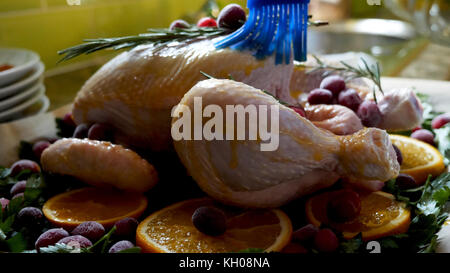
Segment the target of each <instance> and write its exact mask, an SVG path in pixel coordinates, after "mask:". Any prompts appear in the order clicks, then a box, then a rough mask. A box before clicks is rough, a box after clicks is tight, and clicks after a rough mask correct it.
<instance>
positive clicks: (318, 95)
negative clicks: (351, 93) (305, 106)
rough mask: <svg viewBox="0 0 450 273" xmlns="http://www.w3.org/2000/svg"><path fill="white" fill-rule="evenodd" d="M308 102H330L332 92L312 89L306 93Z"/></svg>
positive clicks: (331, 100)
mask: <svg viewBox="0 0 450 273" xmlns="http://www.w3.org/2000/svg"><path fill="white" fill-rule="evenodd" d="M308 102H309V103H310V104H331V103H332V102H333V93H331V91H329V90H326V89H314V90H312V91H311V92H310V93H309V95H308Z"/></svg>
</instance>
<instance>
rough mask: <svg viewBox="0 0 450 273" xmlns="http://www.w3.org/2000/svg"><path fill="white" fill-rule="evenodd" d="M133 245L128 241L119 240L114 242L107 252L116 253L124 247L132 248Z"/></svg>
mask: <svg viewBox="0 0 450 273" xmlns="http://www.w3.org/2000/svg"><path fill="white" fill-rule="evenodd" d="M133 247H134V245H133V243H132V242H130V241H126V240H124V241H119V242H117V243H115V244H114V245H113V246H112V247H111V248H110V249H109V251H108V253H117V252H120V251H122V250H125V249H129V248H133Z"/></svg>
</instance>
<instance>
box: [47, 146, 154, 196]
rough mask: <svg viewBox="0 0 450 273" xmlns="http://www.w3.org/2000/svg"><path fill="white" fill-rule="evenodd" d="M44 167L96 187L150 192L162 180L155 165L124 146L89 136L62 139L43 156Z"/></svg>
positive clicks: (51, 171)
mask: <svg viewBox="0 0 450 273" xmlns="http://www.w3.org/2000/svg"><path fill="white" fill-rule="evenodd" d="M41 163H42V167H43V169H44V170H46V171H48V172H50V173H56V174H61V175H70V176H74V177H76V178H78V179H80V180H81V181H83V182H86V183H88V184H90V185H93V186H100V187H101V186H106V187H114V188H118V189H121V190H125V191H132V192H146V191H148V190H149V189H151V188H152V187H153V186H155V184H156V183H157V182H158V174H157V172H156V170H155V169H154V167H153V166H152V165H151V164H150V163H148V162H147V161H146V160H145V159H143V158H141V157H140V156H139V155H138V154H136V153H135V152H133V151H131V150H128V149H125V148H123V147H122V146H120V145H114V144H111V143H109V142H102V141H94V140H88V139H84V140H81V139H74V138H70V139H62V140H59V141H57V142H55V143H54V144H52V145H50V147H49V148H47V149H46V150H45V151H44V153H43V154H42V157H41Z"/></svg>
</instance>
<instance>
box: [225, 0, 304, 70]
mask: <svg viewBox="0 0 450 273" xmlns="http://www.w3.org/2000/svg"><path fill="white" fill-rule="evenodd" d="M308 4H309V0H305V1H300V0H279V1H268V0H262V1H260V0H254V1H248V7H249V9H250V14H249V17H248V20H247V22H246V23H245V25H244V26H243V27H242V28H240V29H239V30H237V31H236V32H234V33H233V34H231V35H230V36H228V37H226V38H225V39H223V40H222V41H220V42H218V43H216V47H217V48H219V49H220V48H227V47H231V48H232V49H236V50H241V51H243V50H250V51H254V52H255V53H254V55H255V57H257V58H258V59H263V58H266V57H268V56H271V55H273V54H275V62H276V64H282V63H286V64H288V63H290V62H291V54H292V52H293V54H294V59H295V60H298V61H305V60H306V42H307V27H308Z"/></svg>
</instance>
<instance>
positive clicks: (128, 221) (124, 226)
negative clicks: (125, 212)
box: [114, 217, 139, 237]
mask: <svg viewBox="0 0 450 273" xmlns="http://www.w3.org/2000/svg"><path fill="white" fill-rule="evenodd" d="M138 225H139V222H138V220H136V219H135V218H131V217H126V218H124V219H122V220H119V221H117V222H116V223H115V224H114V226H115V227H116V232H115V233H114V234H115V235H118V236H129V237H134V236H135V234H136V229H137V226H138Z"/></svg>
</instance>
